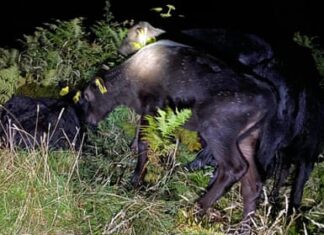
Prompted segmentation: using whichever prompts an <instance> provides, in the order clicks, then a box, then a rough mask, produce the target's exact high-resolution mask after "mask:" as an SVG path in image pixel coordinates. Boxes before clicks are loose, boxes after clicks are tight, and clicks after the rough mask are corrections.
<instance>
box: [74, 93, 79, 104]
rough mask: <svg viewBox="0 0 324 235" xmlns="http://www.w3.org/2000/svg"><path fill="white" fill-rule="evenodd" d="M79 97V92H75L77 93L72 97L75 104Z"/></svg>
mask: <svg viewBox="0 0 324 235" xmlns="http://www.w3.org/2000/svg"><path fill="white" fill-rule="evenodd" d="M80 97H81V91H77V93H75V95H74V96H73V102H74V103H75V104H76V103H78V102H79V100H80Z"/></svg>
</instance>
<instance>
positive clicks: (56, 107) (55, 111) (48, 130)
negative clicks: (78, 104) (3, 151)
mask: <svg viewBox="0 0 324 235" xmlns="http://www.w3.org/2000/svg"><path fill="white" fill-rule="evenodd" d="M0 137H1V140H0V144H2V145H4V146H10V147H14V146H19V147H21V148H28V149H30V148H35V147H36V148H37V147H41V146H43V147H49V148H51V149H58V148H71V149H78V148H79V147H80V144H81V139H82V131H81V127H80V122H79V118H78V115H77V111H76V109H75V107H74V105H72V104H71V102H67V101H65V100H63V99H52V98H37V99H36V98H31V97H26V96H14V97H12V98H11V99H10V100H9V101H7V102H6V103H5V104H4V105H3V106H1V107H0Z"/></svg>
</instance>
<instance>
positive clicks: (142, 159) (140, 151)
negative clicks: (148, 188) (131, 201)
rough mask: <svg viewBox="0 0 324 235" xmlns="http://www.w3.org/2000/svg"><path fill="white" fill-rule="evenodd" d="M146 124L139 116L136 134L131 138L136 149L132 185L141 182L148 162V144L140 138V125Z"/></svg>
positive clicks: (137, 184)
mask: <svg viewBox="0 0 324 235" xmlns="http://www.w3.org/2000/svg"><path fill="white" fill-rule="evenodd" d="M144 125H147V121H146V120H145V119H144V117H143V116H141V119H140V124H139V125H138V126H137V129H136V136H135V138H134V140H133V143H132V147H134V148H136V150H137V164H136V168H135V171H134V173H133V176H132V179H131V184H132V185H133V187H139V186H140V185H141V184H142V183H143V179H144V176H145V174H146V165H147V162H148V156H147V151H148V144H147V142H145V141H143V140H142V135H141V127H142V126H144Z"/></svg>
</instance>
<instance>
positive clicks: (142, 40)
mask: <svg viewBox="0 0 324 235" xmlns="http://www.w3.org/2000/svg"><path fill="white" fill-rule="evenodd" d="M153 42H156V38H155V37H148V35H147V28H143V29H140V30H139V31H138V42H131V45H132V47H133V48H134V50H139V49H141V48H143V47H145V46H146V45H148V44H151V43H153Z"/></svg>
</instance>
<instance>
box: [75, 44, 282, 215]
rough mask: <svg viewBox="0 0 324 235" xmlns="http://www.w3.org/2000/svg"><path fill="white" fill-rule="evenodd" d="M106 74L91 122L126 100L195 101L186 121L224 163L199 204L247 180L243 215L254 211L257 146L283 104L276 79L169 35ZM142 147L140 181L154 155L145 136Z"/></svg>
mask: <svg viewBox="0 0 324 235" xmlns="http://www.w3.org/2000/svg"><path fill="white" fill-rule="evenodd" d="M104 81H105V82H104V84H102V85H104V86H105V87H106V89H107V90H108V92H107V93H102V92H100V89H99V88H98V85H97V84H96V83H97V82H98V80H97V81H96V79H94V80H93V81H92V82H91V83H90V84H89V86H88V87H87V88H86V89H85V90H84V93H83V99H82V100H81V105H83V107H84V119H85V120H86V121H87V122H89V123H92V124H96V123H98V122H99V121H100V120H102V119H103V118H104V117H105V116H106V115H107V114H108V113H110V112H111V111H112V110H113V109H114V108H115V107H116V106H118V105H122V104H123V105H127V106H129V107H132V108H133V109H134V110H135V111H136V112H137V113H139V114H141V115H145V114H154V113H155V111H156V109H157V108H158V107H159V108H164V107H165V106H167V105H170V104H172V106H174V107H179V106H180V107H183V106H186V107H190V108H191V109H192V112H193V116H192V118H191V119H190V120H189V122H188V123H187V124H186V126H187V127H188V128H190V129H193V130H196V131H198V132H199V133H200V135H201V136H202V138H203V139H204V140H205V141H206V144H207V146H208V148H209V149H210V151H211V152H212V155H213V157H214V158H215V161H216V162H217V165H218V167H217V171H216V172H215V173H216V174H215V176H214V181H213V182H211V184H210V186H209V187H208V188H207V192H206V194H205V195H203V196H202V197H201V198H200V199H199V204H200V205H201V207H202V208H203V210H206V209H207V208H209V207H210V206H211V205H212V204H213V202H215V201H216V200H218V199H219V198H220V197H221V196H222V195H223V194H224V193H225V192H226V191H227V190H229V189H230V187H231V186H232V185H233V184H234V183H236V182H237V181H241V183H242V185H243V187H242V195H243V200H244V217H245V218H247V217H248V215H249V214H250V213H251V212H253V211H254V210H255V206H256V199H257V197H258V195H259V193H260V189H261V180H260V177H259V173H258V170H257V169H256V166H255V161H254V152H255V150H256V147H257V142H259V141H261V137H262V133H264V129H265V128H267V125H268V123H269V122H270V121H271V120H272V119H273V117H274V115H276V110H277V108H276V107H277V102H278V100H277V95H276V94H275V93H276V92H274V91H273V89H274V88H273V86H272V84H271V83H269V82H265V81H264V79H257V78H256V77H254V76H252V75H245V74H243V73H236V72H234V71H233V70H231V69H230V68H229V67H228V66H227V65H226V64H224V63H223V62H222V61H220V60H218V59H216V58H214V57H211V56H209V55H207V54H204V53H201V52H199V51H197V50H195V49H193V48H191V47H188V46H185V45H181V44H178V43H174V42H171V41H164V40H162V41H159V42H157V43H154V44H152V45H149V46H147V47H145V48H144V49H142V50H141V51H139V52H138V53H136V54H135V55H133V56H132V57H131V58H130V59H128V60H127V61H126V62H124V63H123V64H121V65H120V66H118V67H116V68H114V69H112V70H110V71H107V72H106V73H105V75H104ZM142 124H143V123H142ZM262 138H263V137H262ZM139 147H140V151H141V154H140V155H139V160H138V164H137V167H136V171H135V173H134V176H133V179H132V182H133V184H134V185H138V184H139V183H140V182H141V180H142V178H143V175H144V174H145V162H146V161H147V156H146V154H145V151H146V145H145V142H143V141H140V146H139Z"/></svg>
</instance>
